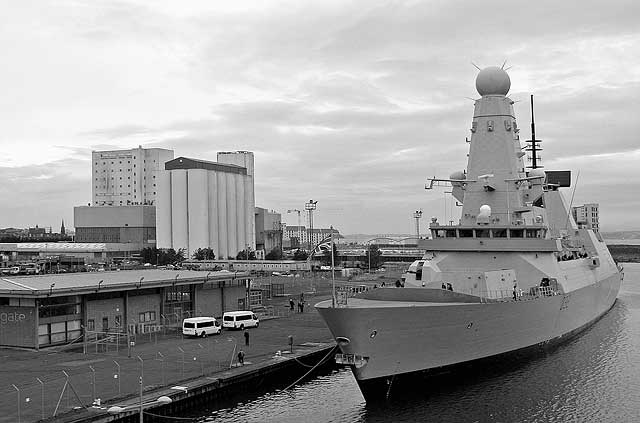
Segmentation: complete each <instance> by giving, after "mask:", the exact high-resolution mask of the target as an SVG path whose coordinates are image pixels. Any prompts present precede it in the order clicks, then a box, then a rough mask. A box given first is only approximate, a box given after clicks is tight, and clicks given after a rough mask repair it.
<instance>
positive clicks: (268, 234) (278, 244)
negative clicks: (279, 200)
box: [256, 207, 282, 254]
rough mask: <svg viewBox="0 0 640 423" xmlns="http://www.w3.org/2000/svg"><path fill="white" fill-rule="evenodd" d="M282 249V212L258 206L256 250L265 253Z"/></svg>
mask: <svg viewBox="0 0 640 423" xmlns="http://www.w3.org/2000/svg"><path fill="white" fill-rule="evenodd" d="M274 248H275V249H277V250H282V217H281V215H280V213H277V212H275V211H273V210H267V209H264V208H262V207H256V250H263V251H264V253H265V254H269V252H270V251H271V250H273V249H274Z"/></svg>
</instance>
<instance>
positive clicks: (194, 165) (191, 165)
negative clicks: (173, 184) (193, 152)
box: [164, 157, 247, 175]
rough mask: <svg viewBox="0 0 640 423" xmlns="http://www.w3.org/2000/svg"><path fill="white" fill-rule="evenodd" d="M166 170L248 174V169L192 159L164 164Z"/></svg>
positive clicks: (182, 158) (180, 159) (185, 158)
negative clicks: (202, 170)
mask: <svg viewBox="0 0 640 423" xmlns="http://www.w3.org/2000/svg"><path fill="white" fill-rule="evenodd" d="M164 168H165V170H173V169H206V170H215V171H217V172H227V173H237V174H240V175H246V174H247V168H245V167H242V166H237V165H233V164H227V163H218V162H210V161H207V160H200V159H190V158H188V157H177V158H175V159H173V160H169V161H168V162H166V163H165V164H164Z"/></svg>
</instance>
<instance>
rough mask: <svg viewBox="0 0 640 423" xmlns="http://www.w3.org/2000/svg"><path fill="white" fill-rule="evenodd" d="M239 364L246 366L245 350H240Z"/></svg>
mask: <svg viewBox="0 0 640 423" xmlns="http://www.w3.org/2000/svg"><path fill="white" fill-rule="evenodd" d="M238 365H240V366H244V351H242V350H240V351H238Z"/></svg>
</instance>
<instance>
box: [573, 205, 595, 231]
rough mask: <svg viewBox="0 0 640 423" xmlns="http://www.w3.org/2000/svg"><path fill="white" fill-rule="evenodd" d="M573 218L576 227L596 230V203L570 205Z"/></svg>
mask: <svg viewBox="0 0 640 423" xmlns="http://www.w3.org/2000/svg"><path fill="white" fill-rule="evenodd" d="M571 212H572V214H573V220H575V221H576V223H577V224H578V227H580V228H587V229H593V230H594V231H595V232H598V231H599V229H600V223H599V222H598V204H597V203H589V204H584V205H582V206H577V207H572V208H571Z"/></svg>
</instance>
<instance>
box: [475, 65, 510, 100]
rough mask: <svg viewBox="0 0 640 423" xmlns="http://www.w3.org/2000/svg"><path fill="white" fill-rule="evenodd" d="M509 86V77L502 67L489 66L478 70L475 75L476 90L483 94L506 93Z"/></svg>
mask: <svg viewBox="0 0 640 423" xmlns="http://www.w3.org/2000/svg"><path fill="white" fill-rule="evenodd" d="M509 88H511V79H509V75H508V74H507V72H505V70H504V69H502V68H499V67H497V66H489V67H488V68H484V69H482V70H481V71H480V73H479V74H478V76H477V77H476V90H478V93H479V94H480V95H482V96H484V95H507V93H508V92H509Z"/></svg>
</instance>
